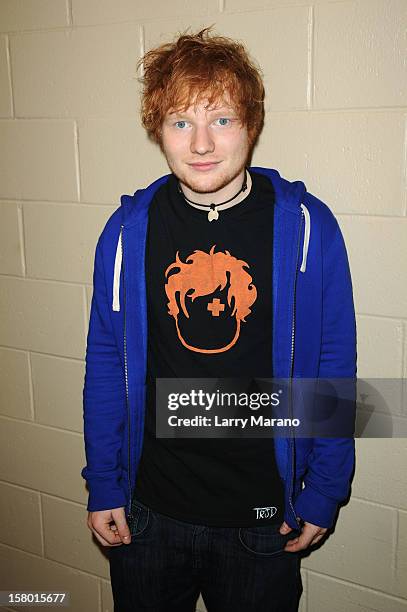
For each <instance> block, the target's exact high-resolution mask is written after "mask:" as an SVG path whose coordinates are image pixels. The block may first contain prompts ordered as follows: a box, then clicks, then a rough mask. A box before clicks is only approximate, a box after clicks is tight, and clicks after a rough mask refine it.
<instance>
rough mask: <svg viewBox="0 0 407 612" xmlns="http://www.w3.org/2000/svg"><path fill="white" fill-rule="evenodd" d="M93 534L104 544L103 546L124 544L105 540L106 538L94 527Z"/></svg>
mask: <svg viewBox="0 0 407 612" xmlns="http://www.w3.org/2000/svg"><path fill="white" fill-rule="evenodd" d="M91 531H92V533H93V535H94V536H95V538H96V539H97V540H98V541H99V542H100V543H101V544H102V546H123V543H122V542H121V541H120V542H117V543H116V544H111V543H110V542H108V541H107V540H105V538H103V537H102V536H101V535H100V534H99V533H98V532H97V531H96V529H92V530H91Z"/></svg>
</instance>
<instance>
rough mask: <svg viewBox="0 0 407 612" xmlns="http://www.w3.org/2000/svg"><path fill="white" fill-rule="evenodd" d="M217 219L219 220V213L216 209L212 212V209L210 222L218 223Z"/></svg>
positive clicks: (209, 213) (209, 217) (209, 214)
mask: <svg viewBox="0 0 407 612" xmlns="http://www.w3.org/2000/svg"><path fill="white" fill-rule="evenodd" d="M216 219H219V213H218V211H217V210H216V208H215V209H214V210H212V208H211V209H210V211H209V212H208V221H214V220H215V221H216Z"/></svg>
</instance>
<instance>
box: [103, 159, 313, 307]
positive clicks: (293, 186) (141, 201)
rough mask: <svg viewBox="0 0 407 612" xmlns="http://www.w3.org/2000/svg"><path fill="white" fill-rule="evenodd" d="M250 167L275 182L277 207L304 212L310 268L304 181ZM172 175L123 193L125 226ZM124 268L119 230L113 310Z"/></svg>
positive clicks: (143, 210)
mask: <svg viewBox="0 0 407 612" xmlns="http://www.w3.org/2000/svg"><path fill="white" fill-rule="evenodd" d="M249 170H252V171H253V172H257V173H259V174H263V175H265V176H267V177H268V178H269V179H270V180H271V181H272V183H273V188H274V192H275V206H279V207H281V208H283V209H284V210H285V211H286V212H287V213H291V214H296V215H298V214H299V212H300V211H301V213H302V214H303V215H304V218H305V226H304V234H303V247H302V261H301V266H300V272H303V273H304V272H305V271H306V267H307V255H308V247H309V241H310V236H311V217H310V214H309V211H308V209H307V207H306V206H305V204H304V203H303V202H302V200H303V198H304V194H305V193H306V187H305V185H304V183H303V182H302V181H293V182H290V181H287V180H286V179H284V178H282V177H281V176H280V174H279V172H278V171H277V170H274V169H269V168H262V167H258V166H253V167H250V168H249ZM170 176H171V175H170V174H165V175H164V176H162V177H160V178H159V179H157V180H156V181H154V182H153V183H151V185H149V186H148V187H147V188H146V189H138V190H137V191H136V192H135V193H134V195H132V196H130V195H122V196H121V198H120V204H121V211H122V229H123V227H131V226H132V225H134V224H136V223H138V222H139V220H140V218H141V217H142V216H143V215H145V214H147V212H148V208H149V206H150V203H151V201H152V199H153V197H154V195H155V193H156V191H157V190H158V189H159V188H160V187H161V185H163V184H164V183H165V182H167V181H168V179H169V177H170ZM121 267H122V232H121V231H120V234H119V238H118V241H117V246H116V257H115V264H114V274H113V303H112V309H113V310H114V311H120V301H119V291H120V272H121Z"/></svg>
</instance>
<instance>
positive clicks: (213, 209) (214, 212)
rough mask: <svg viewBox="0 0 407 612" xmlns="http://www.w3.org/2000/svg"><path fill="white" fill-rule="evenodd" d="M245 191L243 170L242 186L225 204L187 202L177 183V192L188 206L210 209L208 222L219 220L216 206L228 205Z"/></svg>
mask: <svg viewBox="0 0 407 612" xmlns="http://www.w3.org/2000/svg"><path fill="white" fill-rule="evenodd" d="M246 189H247V172H246V170H245V173H244V180H243V184H242V186H241V188H240V189H239V191H238V192H237V193H236V194H235V195H234V196H233V197H232V198H229V200H225V202H219V203H218V204H200V203H199V202H192V200H188V198H187V197H186V195H185V194H184V192H183V191H182V189H181V185H180V184H179V181H178V191H179V193H180V194H181V195H182V197H183V198H184V200H186V201H187V202H189V204H193V205H194V206H203V207H204V208H209V209H210V210H209V212H208V221H214V220H215V221H216V220H217V219H219V212H218V211H217V210H216V208H217V206H222V205H223V204H228V203H229V202H231V201H232V200H234V199H235V198H237V196H238V195H239V194H240V193H242V191H243V192H244V191H246Z"/></svg>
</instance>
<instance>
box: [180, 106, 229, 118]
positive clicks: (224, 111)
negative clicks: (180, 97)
mask: <svg viewBox="0 0 407 612" xmlns="http://www.w3.org/2000/svg"><path fill="white" fill-rule="evenodd" d="M207 112H208V115H212V114H221V115H222V114H228V115H231V114H234V115H236V114H237V113H236V111H235V109H233V108H231V107H228V106H222V107H220V108H214V109H212V110H208V111H207ZM168 116H169V117H186V116H187V111H175V112H172V113H168Z"/></svg>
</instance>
